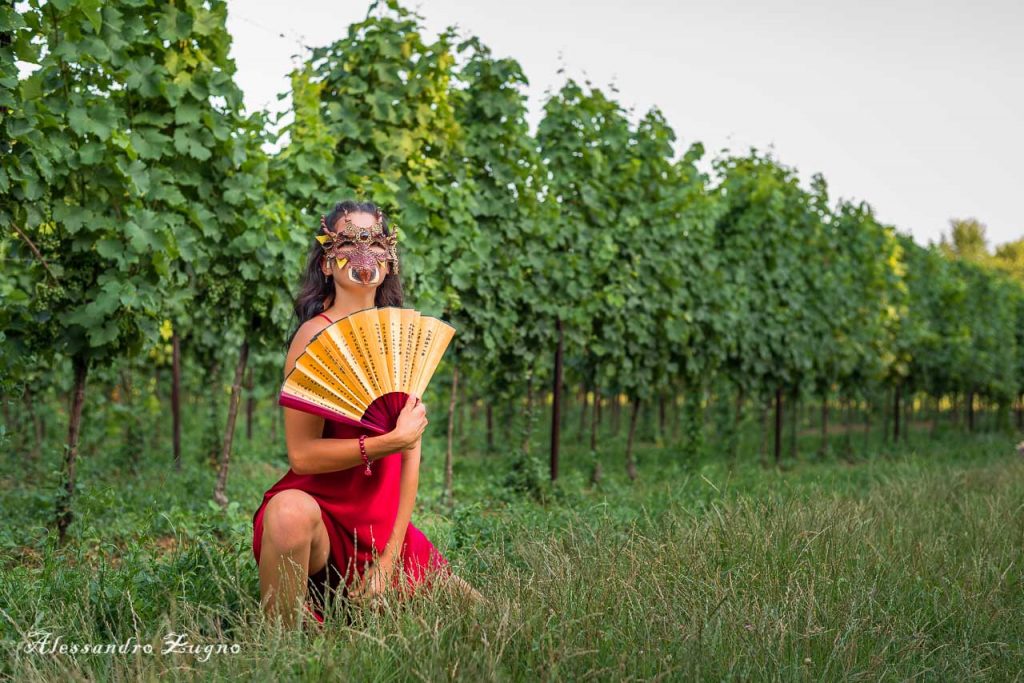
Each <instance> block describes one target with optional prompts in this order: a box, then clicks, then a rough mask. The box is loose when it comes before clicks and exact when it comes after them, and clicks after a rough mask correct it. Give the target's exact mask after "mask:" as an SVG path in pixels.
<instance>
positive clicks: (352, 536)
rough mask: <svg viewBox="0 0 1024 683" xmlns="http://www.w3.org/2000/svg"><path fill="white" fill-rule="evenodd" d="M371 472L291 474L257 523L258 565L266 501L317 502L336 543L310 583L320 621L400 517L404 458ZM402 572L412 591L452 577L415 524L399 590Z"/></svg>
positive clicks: (394, 456) (333, 433)
mask: <svg viewBox="0 0 1024 683" xmlns="http://www.w3.org/2000/svg"><path fill="white" fill-rule="evenodd" d="M324 317H325V318H326V317H327V316H324ZM328 320H330V319H329V318H328ZM359 434H360V432H359V430H358V428H356V427H352V426H349V425H346V424H342V423H340V422H334V421H332V420H324V431H323V437H324V438H330V439H353V438H358V437H359ZM370 468H371V470H372V472H373V473H372V474H371V475H370V476H366V475H365V474H364V469H365V468H364V466H363V465H362V464H360V465H358V466H356V467H350V468H348V469H344V470H338V471H335V472H323V473H320V474H296V473H295V472H294V471H292V469H291V468H289V469H288V472H287V474H285V475H284V476H283V477H282V478H281V479H280V480H279V481H278V482H277V483H276V484H274V485H273V486H271V487H270V489H268V490H267V492H266V493H265V494H264V495H263V502H262V503H260V506H259V508H258V509H257V510H256V513H255V514H254V515H253V518H252V524H253V541H252V550H253V555H254V556H255V557H256V563H257V565H258V564H259V561H260V545H261V543H262V540H263V512H264V509H265V508H266V505H267V501H269V500H270V499H271V498H273V497H274V495H275V494H277V493H278V492H280V491H284V490H285V489H299V490H301V491H305V492H306V493H308V494H309V495H311V496H312V497H313V498H315V499H316V502H317V503H318V504H319V505H320V515H321V518H322V519H323V521H324V525H325V526H326V527H327V536H328V538H330V541H331V549H330V554H329V556H328V558H327V565H326V566H325V567H324V568H323V569H322V570H321V571H319V572H317V573H316V574H313V575H311V576H310V577H309V587H310V589H311V590H310V596H311V597H312V598H313V601H314V604H315V606H316V609H315V613H316V614H317V616H318V618H320V619H321V620H322V612H323V607H324V600H323V597H324V596H325V595H326V594H327V591H326V588H327V587H328V586H330V587H331V589H333V590H338V591H339V593H340V594H341V595H342V596H347V595H348V589H349V588H350V587H352V586H355V585H358V581H359V579H360V577H361V575H362V572H363V571H364V569H365V567H366V566H368V564H370V563H372V562H373V552H374V549H376V552H377V553H380V552H382V551H383V550H384V546H385V544H386V543H387V542H388V539H389V538H391V531H392V529H393V528H394V525H395V519H396V518H397V516H398V502H399V487H400V481H401V472H402V454H401V453H399V452H396V453H391V454H389V455H386V456H384V457H383V458H380V459H379V460H376V461H373V462H371V464H370ZM399 566H401V567H404V569H405V576H406V582H407V584H408V586H407V587H408V588H409V589H412V590H415V588H416V586H417V585H420V584H422V583H426V584H428V585H429V584H430V577H429V576H428V571H434V570H436V571H440V572H442V573H444V574H451V568H450V567H449V565H448V561H447V560H446V559H445V558H444V556H443V555H442V554H441V553H440V552H439V551H438V550H437V548H435V547H434V545H433V544H432V543H431V542H430V540H429V539H428V538H427V537H426V536H425V535H424V534H423V532H422V531H420V530H419V529H417V528H416V527H415V526H413V524H412V522H411V521H410V522H409V526H408V527H407V529H406V532H405V539H404V541H403V543H402V548H401V553H400V559H398V558H396V567H395V573H394V575H393V584H394V585H396V586H397V585H398V580H399V578H400V572H399V571H398V569H399ZM339 586H341V588H340V589H339ZM407 592H409V591H403V592H402V594H405V593H407Z"/></svg>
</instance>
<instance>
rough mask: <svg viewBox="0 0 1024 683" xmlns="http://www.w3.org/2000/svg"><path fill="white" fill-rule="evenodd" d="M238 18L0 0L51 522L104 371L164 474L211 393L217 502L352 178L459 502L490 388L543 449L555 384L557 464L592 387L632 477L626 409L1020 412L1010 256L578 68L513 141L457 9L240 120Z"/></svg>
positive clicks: (2, 241)
mask: <svg viewBox="0 0 1024 683" xmlns="http://www.w3.org/2000/svg"><path fill="white" fill-rule="evenodd" d="M226 15H227V9H226V6H225V3H224V2H221V1H218V0H206V1H200V0H173V1H171V2H166V1H165V2H159V3H157V2H153V1H151V0H115V1H112V2H103V3H100V2H95V1H94V0H81V1H75V0H51V1H50V2H46V3H40V2H38V0H31V1H30V2H26V3H24V4H23V5H22V6H19V8H18V9H15V8H14V7H13V6H11V5H8V4H5V5H4V6H3V7H0V145H2V147H3V150H2V152H3V162H2V166H0V216H2V220H3V223H4V225H5V229H4V231H3V233H2V237H0V258H2V259H3V263H4V267H3V270H2V274H0V295H2V303H0V323H2V326H0V330H2V331H0V389H2V391H3V395H4V401H3V408H4V423H5V426H6V430H7V432H8V433H9V432H11V431H12V430H13V428H14V427H15V426H17V431H19V432H21V433H26V434H30V435H35V437H36V438H35V439H34V442H35V443H37V444H38V443H39V441H40V439H39V438H38V437H39V434H40V433H41V432H42V431H43V430H45V422H46V420H47V419H48V415H49V412H48V411H46V410H45V409H44V408H43V406H44V405H46V404H47V402H50V404H51V405H52V403H53V402H54V401H56V400H57V399H62V400H64V401H65V405H66V406H67V415H68V420H67V422H68V432H67V439H66V447H65V449H64V453H63V457H62V472H63V483H62V485H61V488H60V491H59V493H58V496H57V499H56V501H55V505H56V516H55V524H56V527H57V529H58V531H59V534H60V537H61V539H63V538H64V536H65V533H66V530H67V528H68V525H70V523H71V521H72V519H73V512H72V511H73V505H72V500H73V497H74V493H75V490H76V474H75V472H76V462H77V458H78V446H79V435H80V430H81V425H82V421H83V419H88V416H84V415H83V407H84V405H85V397H86V387H87V385H88V384H89V378H91V377H92V378H95V379H93V380H92V381H93V383H98V384H99V386H101V387H103V389H102V391H104V392H105V393H109V392H110V391H115V392H117V393H118V395H119V396H120V397H121V398H120V399H119V400H118V401H117V403H118V404H123V405H124V408H123V410H122V411H121V412H120V413H118V414H117V415H116V416H113V414H108V415H107V416H106V418H105V419H111V420H115V421H118V424H119V428H120V429H122V430H123V431H124V433H126V434H138V433H142V432H144V431H146V426H145V425H146V421H147V420H154V419H156V418H158V417H160V416H162V415H163V414H164V411H165V409H164V407H163V406H164V405H166V406H167V410H166V413H168V414H169V415H170V416H171V420H170V424H169V429H170V432H171V433H170V434H169V435H168V436H169V438H170V440H171V443H172V453H171V455H172V457H173V463H174V466H175V467H178V468H181V466H182V450H183V444H182V424H183V417H182V410H183V408H182V405H183V403H185V404H188V405H192V404H195V405H196V406H203V408H202V409H203V410H208V411H210V413H211V415H212V416H213V418H212V419H211V420H210V421H209V423H208V424H218V423H219V424H220V427H219V428H218V429H217V430H216V431H213V430H211V429H206V430H205V431H204V433H203V434H202V435H198V434H197V435H195V436H196V438H195V442H197V443H200V444H201V448H202V450H203V452H204V453H205V454H206V455H207V457H208V460H209V464H210V465H211V467H213V468H215V469H216V471H217V476H216V477H215V483H214V484H213V486H214V499H215V500H216V501H217V502H218V503H219V504H221V505H227V500H228V499H227V496H226V486H227V476H228V472H229V465H230V456H231V453H232V443H233V438H234V433H235V426H236V422H237V421H238V418H239V413H240V410H241V405H242V399H243V396H244V395H246V393H247V392H248V393H247V395H248V399H247V403H246V408H245V421H246V423H247V425H250V426H249V429H251V422H252V415H253V411H254V410H256V407H257V406H260V407H261V408H260V409H264V408H265V409H267V410H270V409H271V406H274V405H275V399H276V394H277V391H278V389H279V386H280V380H281V364H282V358H283V357H284V351H285V347H284V345H285V343H286V341H287V338H288V336H289V333H290V331H291V330H292V329H294V323H295V320H294V315H293V312H292V307H291V296H292V294H293V290H294V288H295V286H296V284H297V279H298V275H299V273H300V272H301V269H302V260H303V257H304V253H305V250H306V249H307V248H308V245H309V242H310V240H311V239H313V236H314V235H315V234H316V231H317V229H318V227H319V215H320V214H322V213H327V212H328V210H329V209H330V207H331V206H332V205H333V204H334V202H336V201H338V200H340V199H342V198H346V197H355V198H365V199H371V200H373V201H375V202H377V203H378V204H379V205H380V206H381V207H382V208H383V209H384V210H385V212H387V213H388V214H389V216H390V217H391V219H392V220H393V221H394V222H395V223H396V224H397V225H398V226H400V229H401V231H402V235H403V240H402V244H401V247H400V250H401V258H402V264H403V265H402V271H403V284H404V287H405V290H406V292H407V305H410V306H413V307H415V308H417V309H419V310H421V311H423V312H424V313H426V314H429V315H437V316H439V317H442V318H443V319H445V320H447V321H449V322H450V323H451V324H453V325H454V326H455V327H456V329H457V330H458V333H457V335H456V337H455V339H454V341H453V345H452V347H451V349H450V350H449V352H448V356H447V360H446V362H445V364H444V366H443V367H442V373H441V374H440V375H439V376H438V378H437V379H436V380H435V383H436V386H437V387H438V388H439V389H438V391H439V390H440V389H441V388H443V390H444V391H445V392H446V393H445V397H446V399H447V402H448V408H449V429H448V449H447V453H446V490H447V491H448V493H449V497H450V492H451V488H452V460H453V458H454V453H453V447H452V425H453V423H454V420H455V416H456V415H457V412H458V410H459V409H460V406H462V405H470V406H471V407H473V409H474V410H475V409H476V407H477V406H483V409H484V410H485V412H486V424H487V433H488V441H489V442H491V443H493V436H492V434H493V431H494V426H493V423H494V418H493V415H492V413H493V411H494V410H496V409H504V410H506V413H507V412H508V411H511V410H516V411H521V412H522V415H523V425H524V433H523V435H522V441H521V445H520V444H516V445H514V446H511V447H508V446H507V447H506V450H508V451H513V452H516V453H517V457H527V458H529V457H533V456H532V455H531V454H529V452H528V451H529V443H530V434H531V432H532V430H533V429H535V428H536V427H535V422H536V415H537V414H539V413H540V412H541V410H540V409H541V407H542V406H544V405H546V402H547V401H550V402H551V425H550V432H551V445H550V454H549V464H548V474H549V476H550V477H551V478H552V479H554V478H557V476H558V465H559V446H560V444H561V443H562V442H563V441H564V437H563V435H562V434H561V429H562V428H563V426H564V425H566V424H567V417H566V412H567V411H566V406H565V403H564V402H565V400H566V398H565V397H567V396H570V395H578V396H579V402H578V403H579V410H580V415H581V418H580V419H581V423H580V424H581V435H582V424H583V423H582V420H583V416H585V415H587V412H588V411H590V413H591V415H592V418H591V420H592V421H591V424H592V426H593V427H594V429H592V430H591V434H590V443H591V450H592V451H593V452H596V451H597V450H598V449H599V443H598V439H597V432H596V425H597V424H598V421H599V420H600V411H601V410H602V406H605V407H607V408H609V409H610V410H611V411H613V419H614V420H615V424H616V428H617V425H618V419H619V411H620V410H621V409H625V410H626V411H627V413H628V420H629V432H628V440H627V445H626V449H625V450H626V453H625V467H626V469H627V472H628V473H629V476H630V477H634V478H635V477H636V476H637V469H636V462H635V458H634V454H633V451H634V449H633V442H634V434H635V431H636V428H637V423H638V418H639V415H640V413H641V411H642V409H643V408H644V407H645V406H647V407H649V408H650V409H656V410H657V411H658V415H659V419H658V423H659V424H662V425H663V424H664V422H665V420H666V417H665V414H666V410H669V411H671V412H672V419H673V420H674V422H675V423H677V424H678V425H681V429H682V430H683V432H684V434H683V436H684V437H685V443H686V447H687V448H689V449H695V450H700V449H702V448H704V447H705V444H703V442H702V439H703V437H702V431H701V430H700V429H699V425H700V424H701V423H702V420H703V412H704V411H705V410H706V409H707V406H708V401H707V400H706V399H707V397H708V395H709V392H714V393H715V394H716V395H719V396H721V395H728V396H730V397H732V398H731V399H730V402H731V404H732V405H733V406H734V411H735V415H734V422H737V423H738V422H739V420H740V419H741V417H742V415H743V413H744V411H745V409H746V408H747V407H748V406H750V405H758V406H761V408H762V418H763V420H765V421H767V419H768V409H769V407H771V409H772V411H773V412H774V416H775V427H774V432H773V433H774V437H775V439H774V458H775V459H776V460H778V459H779V458H780V457H781V452H782V444H781V439H782V432H783V429H782V420H783V409H784V405H799V402H800V401H802V400H814V401H818V402H819V405H820V408H821V411H822V415H821V419H822V424H823V425H824V426H823V438H824V440H826V441H827V438H828V429H827V424H828V420H829V410H830V407H832V409H833V410H834V409H835V407H836V406H838V407H839V409H840V410H842V409H843V407H846V406H849V404H850V402H856V403H857V404H858V405H862V404H863V405H866V404H867V402H871V403H872V405H883V404H884V406H885V408H884V410H883V412H884V414H885V415H886V420H887V425H886V429H887V430H888V429H889V427H890V424H889V423H891V429H892V434H893V436H894V438H899V436H900V433H901V431H900V430H901V429H903V430H904V433H905V431H906V428H907V427H906V424H905V420H906V411H907V406H908V403H910V402H911V401H915V400H920V401H931V402H933V404H934V407H935V410H938V409H939V407H940V406H941V405H955V406H956V407H957V410H960V409H961V407H962V409H963V412H964V414H965V415H966V424H967V427H968V428H969V429H973V428H974V425H975V417H974V415H975V410H976V405H978V402H984V403H985V405H987V406H991V407H992V409H993V414H994V415H995V420H996V423H997V425H998V426H1000V428H1006V429H1009V428H1011V420H1012V418H1011V410H1012V409H1013V406H1014V405H1015V404H1016V410H1017V416H1016V419H1017V423H1018V427H1019V426H1020V425H1021V419H1022V415H1021V400H1022V391H1024V286H1022V281H1021V280H1020V279H1019V277H1015V276H1014V273H1012V272H1004V271H1003V270H1000V269H998V268H993V267H991V265H990V264H987V263H983V262H981V261H979V259H976V258H974V259H971V258H955V257H953V258H951V257H950V256H951V254H950V253H948V252H949V248H948V245H947V246H946V247H945V248H940V247H938V246H928V247H924V246H921V245H918V244H916V243H915V242H914V241H913V240H912V239H911V238H910V237H909V235H906V234H902V233H900V232H898V231H897V230H896V228H895V227H893V226H889V225H886V224H884V223H882V222H880V221H879V220H878V219H877V218H876V216H875V214H874V212H873V210H872V208H871V206H870V205H869V204H867V203H866V202H862V201H853V200H849V199H838V200H836V199H833V198H832V197H830V195H829V192H828V186H827V183H826V181H825V179H824V178H823V177H821V176H820V175H815V176H813V177H812V179H811V181H810V182H809V183H806V184H805V183H802V182H801V181H800V179H799V177H798V175H797V171H796V169H794V168H792V167H790V166H787V165H785V164H784V163H782V162H781V161H780V160H778V159H777V158H776V157H775V156H774V154H772V153H766V152H764V151H761V150H753V149H752V150H749V151H748V152H746V153H743V154H735V153H731V152H723V153H722V154H721V155H719V156H718V157H716V158H714V159H713V160H711V165H710V168H711V170H710V172H705V171H702V170H701V161H702V159H704V157H705V150H704V149H703V147H702V145H701V144H700V143H699V142H694V143H692V144H690V145H689V147H688V148H687V149H686V151H685V152H684V153H683V154H681V155H677V154H676V153H675V151H674V150H675V143H676V134H675V132H674V131H673V130H672V128H671V126H670V125H669V124H668V122H667V121H666V120H665V118H664V116H663V115H662V113H661V112H660V111H659V110H658V109H657V108H652V109H651V110H650V111H648V112H646V113H644V114H643V115H642V116H634V115H633V112H632V111H627V110H625V109H624V108H623V106H622V105H621V104H620V103H618V102H617V101H616V100H615V98H614V91H613V90H610V89H609V90H607V91H606V90H602V89H601V88H599V87H595V86H594V85H593V84H591V83H590V82H584V83H579V82H577V81H576V80H574V79H572V78H566V80H565V83H564V85H563V86H562V87H561V88H560V89H559V90H558V91H557V92H553V93H549V94H548V97H547V100H546V102H545V104H544V110H543V118H542V120H541V122H540V124H539V126H538V128H537V130H536V132H535V133H531V131H530V130H529V126H528V125H527V122H526V114H527V108H526V90H527V88H528V87H529V83H528V81H527V79H526V76H525V75H524V73H523V71H522V69H521V67H520V65H519V64H518V63H517V62H516V61H515V60H514V59H511V58H499V57H496V56H494V55H493V54H492V53H491V51H490V49H489V48H488V47H487V46H485V45H484V44H483V43H482V42H481V41H480V40H479V39H478V38H476V37H468V38H467V37H465V36H464V35H460V34H459V33H458V32H457V31H456V30H455V29H454V28H449V29H446V30H445V31H442V32H441V33H440V34H439V35H438V36H437V37H436V39H434V40H429V39H427V38H426V37H425V35H424V28H423V22H422V17H420V16H419V15H418V14H416V13H414V12H412V11H410V10H408V9H406V8H404V7H403V6H402V5H401V4H400V3H398V2H397V1H396V0H386V1H385V0H378V1H375V2H372V3H371V4H370V7H369V11H368V13H367V16H366V18H365V20H363V21H361V22H358V23H354V24H352V25H351V26H349V27H348V30H347V33H346V34H345V35H344V36H342V37H340V38H339V39H338V40H337V41H335V42H334V43H332V44H330V45H326V46H320V47H316V48H313V49H311V50H310V51H309V53H308V54H307V55H306V59H305V60H304V62H303V63H302V65H301V66H300V67H299V68H297V69H295V70H294V71H293V72H292V73H291V75H290V77H291V93H290V95H291V109H290V111H289V112H287V113H286V114H285V115H283V116H280V117H274V116H271V115H270V114H268V113H266V112H262V111H258V112H255V113H247V112H246V111H245V109H244V106H243V101H242V92H241V91H240V90H239V88H238V86H237V85H236V83H235V81H234V73H235V65H234V63H233V61H232V60H231V59H230V57H229V56H228V53H229V48H230V45H231V37H230V35H229V34H228V32H227V29H226V27H225V21H226ZM19 62H21V63H24V64H28V65H30V67H31V68H30V69H29V70H28V71H27V72H26V73H21V72H19V69H18V63H19ZM268 150H272V151H268ZM954 256H955V255H954ZM225 377H226V378H227V381H224V378H225ZM140 378H142V379H140ZM143 381H144V382H146V384H147V387H148V388H147V389H146V390H143V389H140V388H139V386H138V384H139V383H140V382H143ZM167 385H169V386H167ZM465 387H468V389H466V388H465ZM189 402H191V403H189ZM940 402H945V403H940ZM222 405H223V406H224V407H225V409H226V415H220V414H219V412H218V411H219V408H218V406H222ZM868 414H870V413H868ZM890 418H891V419H890ZM901 421H902V423H903V426H902V427H901ZM505 422H506V423H507V421H505ZM274 425H275V428H276V425H277V422H276V417H275V422H274ZM765 434H766V435H767V434H768V429H767V423H766V429H765ZM730 439H731V442H730V446H729V447H728V448H727V451H729V452H730V453H733V454H734V451H735V445H736V444H735V439H734V434H731V435H730ZM32 440H33V439H31V438H29V441H32ZM129 442H131V440H130V439H129ZM505 443H507V441H506V442H505ZM131 448H134V449H135V456H134V457H137V450H138V444H137V442H136V444H135V445H133V446H131ZM600 478H601V471H600V463H599V461H598V460H596V459H595V461H594V472H593V479H594V480H595V481H599V480H600Z"/></svg>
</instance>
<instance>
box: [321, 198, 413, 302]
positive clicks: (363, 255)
mask: <svg viewBox="0 0 1024 683" xmlns="http://www.w3.org/2000/svg"><path fill="white" fill-rule="evenodd" d="M376 218H377V220H376V222H375V223H374V224H373V225H371V226H370V227H368V228H361V227H359V226H358V225H354V224H353V223H352V220H351V219H350V218H349V217H348V215H347V214H346V215H344V216H342V220H341V221H339V223H342V226H341V227H340V228H339V229H338V230H337V231H336V232H331V231H330V230H328V229H327V219H326V217H324V216H320V229H321V230H323V232H324V233H325V234H323V235H317V236H316V239H317V241H318V242H320V246H321V247H322V248H323V250H324V254H325V255H326V257H327V258H328V259H334V262H335V264H336V265H337V266H338V268H344V267H345V266H346V265H348V268H347V271H346V272H347V273H348V278H349V279H350V280H351V281H352V282H355V283H357V284H361V285H375V284H377V283H379V282H380V281H381V279H382V274H383V272H384V266H385V264H387V263H391V272H392V273H396V274H397V273H398V253H397V251H396V249H395V245H396V244H397V243H398V228H396V227H395V226H392V229H391V234H390V235H388V234H385V233H384V224H383V222H382V218H381V212H380V210H379V209H378V210H377V215H376ZM373 247H378V248H381V249H384V251H385V253H384V254H383V255H381V254H378V253H375V252H374V251H373V250H372V248H373Z"/></svg>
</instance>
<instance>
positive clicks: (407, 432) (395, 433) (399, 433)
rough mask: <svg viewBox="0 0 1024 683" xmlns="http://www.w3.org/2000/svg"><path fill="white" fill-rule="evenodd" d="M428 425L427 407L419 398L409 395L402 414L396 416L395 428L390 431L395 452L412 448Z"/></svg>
mask: <svg viewBox="0 0 1024 683" xmlns="http://www.w3.org/2000/svg"><path fill="white" fill-rule="evenodd" d="M428 424H430V420H428V419H427V407H426V406H425V405H423V401H421V400H420V397H419V396H416V395H414V394H409V398H408V400H407V401H406V402H405V406H404V407H403V408H402V412H400V413H399V414H398V420H397V422H396V423H395V428H394V429H393V430H391V437H392V438H394V440H395V442H396V443H397V445H398V446H397V450H400V451H404V450H407V449H409V448H411V447H412V446H414V445H415V444H416V442H417V441H419V439H420V436H422V434H423V430H424V429H425V428H426V426H427V425H428Z"/></svg>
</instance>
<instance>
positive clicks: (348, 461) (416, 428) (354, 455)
mask: <svg viewBox="0 0 1024 683" xmlns="http://www.w3.org/2000/svg"><path fill="white" fill-rule="evenodd" d="M323 327H326V324H324V323H323V322H322V321H320V320H318V319H314V320H309V321H306V322H305V323H304V324H303V325H302V327H300V328H299V330H298V331H297V332H296V333H295V338H294V339H292V344H291V348H290V349H289V350H288V357H287V358H286V359H285V364H284V376H285V377H286V378H287V377H288V373H289V372H291V370H292V368H294V367H295V361H296V359H298V357H299V356H300V355H302V352H303V350H305V348H306V346H307V345H308V344H309V342H310V340H311V339H312V338H313V336H314V335H316V333H317V332H319V331H320V330H321V329H322V328H323ZM422 405H423V404H422V403H421V404H419V405H418V406H416V407H412V406H407V407H406V408H403V410H402V414H401V415H399V420H398V425H397V426H396V427H395V429H393V430H392V431H391V432H389V433H387V434H381V435H379V436H371V437H367V438H366V440H365V441H364V445H365V446H366V456H367V458H369V459H370V460H371V461H373V460H379V459H380V458H383V457H384V456H385V455H389V454H391V453H394V452H396V451H400V450H402V449H403V448H406V447H408V446H409V444H411V443H414V442H415V441H416V440H417V439H418V438H419V434H420V433H422V430H423V428H424V427H425V426H426V417H425V414H424V408H423V407H422ZM283 410H284V433H285V442H286V443H287V446H288V462H289V464H290V465H291V468H292V471H293V472H295V474H319V473H321V472H336V471H338V470H346V469H348V468H350V467H358V466H360V465H362V464H363V458H362V455H361V454H360V453H359V439H325V438H323V433H324V419H323V418H322V417H318V416H316V415H311V414H310V413H306V412H303V411H301V410H295V409H294V408H284V409H283Z"/></svg>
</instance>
